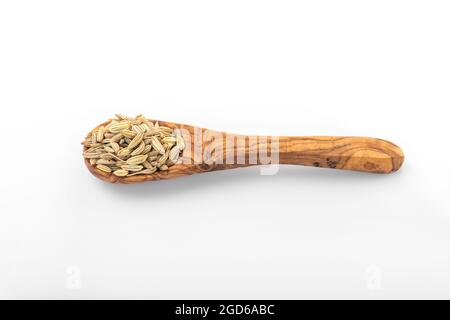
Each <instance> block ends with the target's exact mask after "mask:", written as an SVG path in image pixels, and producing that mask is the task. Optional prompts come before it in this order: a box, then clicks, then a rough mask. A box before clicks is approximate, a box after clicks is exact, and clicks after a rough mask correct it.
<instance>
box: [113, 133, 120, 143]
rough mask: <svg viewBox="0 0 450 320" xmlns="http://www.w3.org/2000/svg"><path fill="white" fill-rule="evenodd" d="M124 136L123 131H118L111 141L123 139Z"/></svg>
mask: <svg viewBox="0 0 450 320" xmlns="http://www.w3.org/2000/svg"><path fill="white" fill-rule="evenodd" d="M122 138H123V135H122V134H121V133H118V134H116V135H114V136H113V137H112V138H111V139H110V141H111V142H117V141H120V139H122Z"/></svg>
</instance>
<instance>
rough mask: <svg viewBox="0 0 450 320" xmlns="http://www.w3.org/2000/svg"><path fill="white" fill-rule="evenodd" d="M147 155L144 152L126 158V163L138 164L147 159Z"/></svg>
mask: <svg viewBox="0 0 450 320" xmlns="http://www.w3.org/2000/svg"><path fill="white" fill-rule="evenodd" d="M147 157H148V156H147V155H146V154H143V155H139V156H134V157H131V158H130V159H128V160H127V164H128V165H138V164H141V163H142V162H144V161H145V160H147Z"/></svg>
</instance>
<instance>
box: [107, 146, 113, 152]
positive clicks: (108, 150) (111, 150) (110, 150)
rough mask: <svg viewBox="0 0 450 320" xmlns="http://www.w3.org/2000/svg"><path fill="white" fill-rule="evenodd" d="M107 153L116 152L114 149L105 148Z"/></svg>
mask: <svg viewBox="0 0 450 320" xmlns="http://www.w3.org/2000/svg"><path fill="white" fill-rule="evenodd" d="M105 151H106V152H109V153H114V152H115V151H114V149H113V148H110V147H108V146H106V147H105Z"/></svg>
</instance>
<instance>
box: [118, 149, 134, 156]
mask: <svg viewBox="0 0 450 320" xmlns="http://www.w3.org/2000/svg"><path fill="white" fill-rule="evenodd" d="M130 153H131V150H130V149H128V148H124V149H121V150H119V152H117V155H118V156H119V157H120V158H125V157H127V156H129V155H130Z"/></svg>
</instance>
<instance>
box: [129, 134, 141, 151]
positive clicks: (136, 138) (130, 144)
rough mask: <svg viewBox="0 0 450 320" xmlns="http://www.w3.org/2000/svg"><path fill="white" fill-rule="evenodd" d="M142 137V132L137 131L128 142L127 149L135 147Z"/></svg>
mask: <svg viewBox="0 0 450 320" xmlns="http://www.w3.org/2000/svg"><path fill="white" fill-rule="evenodd" d="M143 138H144V134H143V133H142V132H139V133H138V134H137V135H136V136H135V137H134V138H133V140H131V141H130V142H129V143H128V149H134V148H135V147H137V146H138V145H139V144H140V143H141V141H142V139H143Z"/></svg>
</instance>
